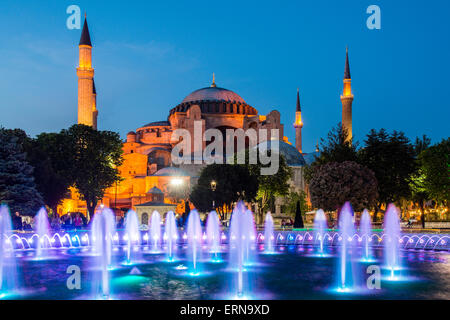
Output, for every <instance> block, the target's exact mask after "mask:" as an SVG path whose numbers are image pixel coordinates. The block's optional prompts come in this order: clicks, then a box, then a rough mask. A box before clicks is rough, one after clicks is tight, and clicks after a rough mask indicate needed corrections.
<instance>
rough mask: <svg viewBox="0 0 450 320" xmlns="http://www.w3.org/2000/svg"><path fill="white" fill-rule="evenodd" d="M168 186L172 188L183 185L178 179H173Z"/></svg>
mask: <svg viewBox="0 0 450 320" xmlns="http://www.w3.org/2000/svg"><path fill="white" fill-rule="evenodd" d="M170 184H171V185H173V186H174V187H178V186H180V185H182V184H183V180H182V179H180V178H173V179H172V180H170Z"/></svg>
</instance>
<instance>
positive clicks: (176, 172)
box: [153, 167, 189, 177]
mask: <svg viewBox="0 0 450 320" xmlns="http://www.w3.org/2000/svg"><path fill="white" fill-rule="evenodd" d="M153 175H154V176H160V177H161V176H163V177H188V176H189V175H188V174H187V173H186V172H184V171H183V170H181V169H180V168H177V167H166V168H162V169H159V170H158V171H156V172H155V173H154V174H153Z"/></svg>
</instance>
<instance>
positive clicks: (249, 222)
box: [229, 202, 255, 299]
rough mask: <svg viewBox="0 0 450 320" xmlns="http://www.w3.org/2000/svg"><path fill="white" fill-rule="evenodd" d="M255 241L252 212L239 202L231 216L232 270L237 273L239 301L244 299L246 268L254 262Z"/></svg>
mask: <svg viewBox="0 0 450 320" xmlns="http://www.w3.org/2000/svg"><path fill="white" fill-rule="evenodd" d="M254 240H255V223H254V220H253V213H252V212H251V211H250V210H245V207H244V204H243V203H242V202H238V204H237V205H236V207H235V208H234V210H233V215H232V216H231V227H230V248H229V249H230V265H231V268H232V269H233V270H236V272H237V285H236V291H237V298H239V299H240V298H243V297H244V290H245V288H244V287H245V286H244V274H243V272H244V271H245V269H244V266H245V265H250V264H251V262H252V259H251V245H252V243H253V242H254ZM247 282H248V281H247ZM246 289H248V288H246Z"/></svg>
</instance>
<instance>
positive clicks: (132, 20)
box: [0, 0, 450, 152]
mask: <svg viewBox="0 0 450 320" xmlns="http://www.w3.org/2000/svg"><path fill="white" fill-rule="evenodd" d="M71 4H76V5H78V6H80V8H81V11H82V12H84V11H87V18H88V24H89V29H90V33H91V39H92V43H93V67H94V69H95V84H96V87H97V94H98V96H97V105H98V110H99V117H98V123H99V129H101V130H112V131H118V132H120V134H121V137H122V138H125V135H126V133H127V132H128V131H131V130H136V129H137V128H138V127H140V126H142V125H144V124H146V123H148V122H152V121H158V120H166V119H167V116H168V114H169V110H170V109H171V108H172V107H174V106H176V105H177V104H178V103H180V102H181V101H182V100H183V98H184V97H185V96H186V95H188V94H189V93H190V92H192V91H194V90H196V89H199V88H202V87H206V86H209V85H210V84H211V78H212V73H213V72H214V73H215V74H216V83H217V85H218V86H219V87H223V88H227V89H229V90H232V91H235V92H236V93H237V94H239V95H240V96H241V97H242V98H243V99H244V100H245V101H246V102H247V103H248V104H250V105H251V106H253V107H255V108H256V109H257V110H258V111H259V113H260V114H264V115H265V114H267V113H269V112H270V111H271V110H273V109H277V110H279V111H280V112H281V121H282V123H284V125H285V135H287V136H288V138H289V140H290V141H291V142H292V143H294V128H293V125H292V124H293V122H294V115H295V103H296V90H297V88H300V95H301V96H300V98H301V103H302V117H303V122H304V127H303V150H304V151H305V152H310V151H313V150H314V146H315V144H316V142H317V140H318V139H319V138H320V137H325V136H326V134H327V132H328V131H329V130H330V128H331V127H332V126H335V125H336V124H337V123H338V122H339V121H341V101H340V98H339V96H340V94H341V92H342V78H343V75H344V63H345V47H346V46H347V45H348V46H349V56H350V67H351V75H352V88H353V94H354V95H355V99H354V102H353V135H354V137H355V139H357V140H363V139H364V136H365V135H366V134H367V132H368V131H369V130H370V129H371V128H375V129H380V128H387V129H388V130H389V131H391V130H394V129H397V130H401V131H404V132H405V133H406V135H407V136H408V137H410V138H411V139H414V138H415V137H416V136H421V135H422V134H427V135H428V136H429V137H431V138H432V141H433V142H438V141H440V140H441V139H442V138H444V137H448V136H449V119H450V80H449V79H450V24H449V22H448V21H449V15H450V1H443V0H439V1H438V0H430V1H411V0H408V1H407V0H405V1H399V0H396V1H392V0H390V1H380V0H370V1H361V0H359V1H356V0H355V1H335V0H329V1H323V0H319V1H310V0H308V1H273V0H272V1H263V0H259V1H242V0H241V1H231V0H227V1H193V0H191V1H152V0H149V1H92V0H90V1H61V0H59V1H56V0H55V1H31V0H30V1H26V0H21V1H17V0H13V1H9V0H8V1H7V0H2V3H1V9H0V30H1V31H0V33H1V38H2V44H1V45H0V95H1V99H0V101H1V102H0V126H4V127H6V128H23V129H24V130H25V131H26V132H27V133H28V134H30V135H31V136H34V135H36V134H38V133H40V132H52V131H59V130H61V129H63V128H67V127H69V126H71V125H72V124H74V123H76V121H77V77H76V70H75V68H76V67H77V65H78V41H79V38H80V34H81V30H69V29H67V27H66V20H67V18H68V16H69V15H68V14H67V13H66V9H67V7H68V6H69V5H71ZM372 4H376V5H378V6H380V8H381V30H369V29H368V28H367V27H366V19H367V17H368V16H369V15H368V14H366V8H367V7H368V6H369V5H372Z"/></svg>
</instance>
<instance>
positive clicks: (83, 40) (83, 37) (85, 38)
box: [79, 13, 92, 47]
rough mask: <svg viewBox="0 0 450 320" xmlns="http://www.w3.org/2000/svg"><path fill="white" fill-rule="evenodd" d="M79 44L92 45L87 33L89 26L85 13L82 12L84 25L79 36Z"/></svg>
mask: <svg viewBox="0 0 450 320" xmlns="http://www.w3.org/2000/svg"><path fill="white" fill-rule="evenodd" d="M79 45H80V46H82V45H85V46H90V47H92V43H91V36H90V35H89V27H88V24H87V18H86V13H85V14H84V25H83V31H81V38H80V43H79Z"/></svg>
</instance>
